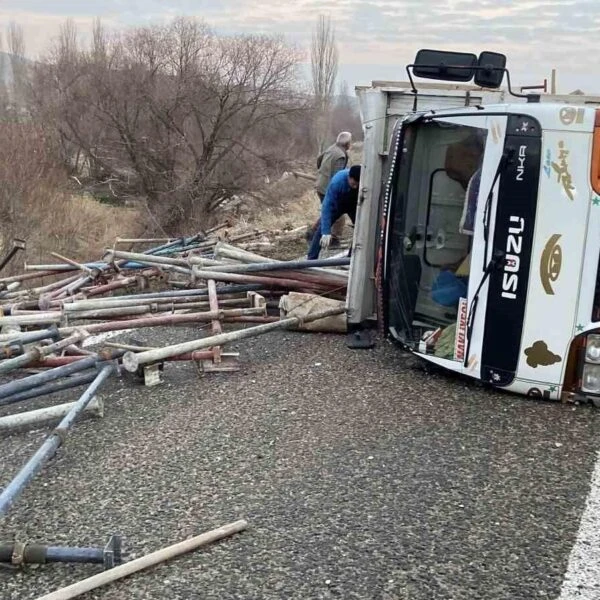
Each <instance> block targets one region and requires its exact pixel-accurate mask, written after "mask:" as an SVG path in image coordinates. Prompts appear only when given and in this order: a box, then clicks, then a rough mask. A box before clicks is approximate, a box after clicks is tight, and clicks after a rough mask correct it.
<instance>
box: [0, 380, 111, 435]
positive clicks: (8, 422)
mask: <svg viewBox="0 0 600 600" xmlns="http://www.w3.org/2000/svg"><path fill="white" fill-rule="evenodd" d="M95 377H96V374H95V373H94V377H93V378H95ZM74 405H75V403H74V402H67V403H65V404H57V405H55V406H47V407H45V408H38V409H37V410H29V411H27V412H22V413H17V414H14V415H6V416H5V417H0V431H12V430H13V429H22V428H24V427H29V426H31V425H41V424H44V423H48V422H49V421H56V420H57V419H61V418H62V417H64V416H65V415H66V414H67V413H68V412H69V411H70V410H71V409H72V408H73V406H74ZM83 412H85V413H89V414H90V415H92V416H95V417H102V416H103V415H104V404H103V402H102V400H101V399H100V398H98V397H97V396H94V398H92V401H91V402H90V403H89V404H88V405H87V406H86V407H85V409H84V411H83Z"/></svg>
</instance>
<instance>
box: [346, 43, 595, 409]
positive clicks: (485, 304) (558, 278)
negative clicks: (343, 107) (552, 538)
mask: <svg viewBox="0 0 600 600" xmlns="http://www.w3.org/2000/svg"><path fill="white" fill-rule="evenodd" d="M426 53H428V54H426V60H427V64H425V65H423V61H421V63H420V64H419V60H418V59H419V55H418V57H417V60H416V61H415V65H412V66H413V67H415V72H416V71H417V70H418V69H419V68H420V71H419V72H420V73H425V76H427V75H431V74H433V75H434V78H438V79H439V78H441V76H442V75H444V76H448V73H449V72H450V71H452V70H453V69H454V67H455V66H456V67H458V68H456V69H455V70H454V72H455V73H458V72H459V71H461V67H460V64H462V63H461V61H462V60H463V59H464V57H460V56H459V58H458V59H456V55H455V54H453V55H452V56H450V57H448V55H447V54H446V53H437V54H436V52H435V51H426ZM483 54H486V57H485V60H489V55H490V54H491V53H482V55H483ZM492 58H493V59H494V60H495V59H496V58H495V57H492ZM442 59H444V60H443V61H442ZM452 60H455V62H454V63H453V62H451V61H452ZM469 60H470V62H469ZM481 60H482V58H481V57H480V58H479V60H478V59H477V57H474V58H469V59H468V60H467V64H469V65H471V66H472V67H473V72H475V73H477V69H478V68H481V69H482V70H483V69H484V67H483V66H480V65H481ZM494 60H492V61H491V62H492V63H493V62H494ZM436 61H438V62H436ZM442 62H443V69H438V70H437V71H436V70H435V68H434V67H435V65H436V64H440V63H442ZM496 64H497V63H496ZM448 65H450V67H449V66H448ZM468 68H469V67H465V68H463V71H464V70H468ZM491 68H492V69H493V66H492V67H491ZM497 71H501V72H502V73H504V72H505V71H506V70H505V69H504V64H502V65H501V66H500V67H498V68H497ZM490 72H491V71H490V67H489V66H488V69H487V71H486V73H487V79H486V78H485V77H483V78H481V77H480V78H479V79H480V81H481V80H482V79H483V81H484V83H487V84H488V87H483V86H481V85H480V86H479V87H476V86H475V87H467V86H464V87H460V86H448V87H447V88H445V89H444V88H442V87H440V86H439V84H437V86H436V87H435V88H433V89H430V90H427V92H428V95H429V96H430V97H431V96H435V97H436V99H438V102H437V105H434V106H431V104H430V105H429V106H428V99H427V98H424V94H422V93H421V95H420V96H419V93H418V92H417V91H416V88H415V86H414V82H413V80H412V79H411V81H410V86H409V89H406V88H404V90H403V91H402V89H401V88H400V87H399V86H393V85H390V84H389V83H387V84H385V87H384V86H373V87H372V88H370V89H364V90H359V91H358V95H359V101H360V104H361V111H362V117H363V125H364V129H365V143H364V149H363V175H362V181H361V186H360V191H361V193H360V203H359V210H358V212H357V223H356V227H355V236H354V244H353V253H352V264H351V268H350V283H349V294H348V300H347V303H348V306H347V308H348V322H349V326H350V328H351V329H352V328H362V327H364V326H365V324H367V323H368V322H369V321H371V322H373V321H376V322H377V323H378V325H379V327H380V329H381V330H382V331H383V332H384V333H385V334H386V335H389V336H390V337H391V338H392V339H393V340H395V341H396V342H397V343H398V344H399V345H400V346H401V347H402V348H404V349H405V350H407V351H409V352H412V353H414V354H415V355H418V356H420V357H421V358H422V359H424V360H426V361H429V362H432V363H435V364H437V365H439V366H441V367H444V368H446V369H448V370H451V371H455V372H458V373H461V374H463V375H466V376H469V377H472V378H475V379H479V380H481V381H483V382H485V383H488V384H490V385H492V386H495V387H499V388H503V389H506V390H509V391H512V392H515V393H518V394H525V395H530V396H541V397H544V398H549V399H563V400H569V399H571V400H572V399H589V400H592V401H593V402H594V403H596V402H598V400H600V292H599V290H597V287H598V285H597V282H598V279H599V278H598V263H599V260H598V259H599V256H600V195H599V194H598V192H600V112H597V107H599V106H600V99H598V98H594V99H590V98H589V97H573V98H571V97H567V98H559V97H556V96H553V97H544V95H539V96H533V97H528V96H525V95H523V94H514V93H513V92H512V90H510V81H509V90H508V93H506V91H501V90H499V89H490V87H491V86H490V85H489V84H490V82H491V80H492V79H493V77H491V78H490V77H489V75H490ZM492 75H493V73H492ZM460 76H461V78H462V81H464V73H460ZM499 79H500V80H501V79H502V78H499ZM497 82H498V78H496V79H495V80H494V81H492V82H491V83H492V84H494V83H497ZM375 90H377V91H375ZM442 92H444V93H442ZM461 96H462V99H464V101H461V102H460V104H459V98H460V97H461ZM444 97H445V98H448V99H450V101H451V102H453V105H451V106H450V107H449V108H441V107H440V105H442V102H440V101H439V99H440V98H444ZM462 99H461V100H462ZM400 100H404V101H405V103H406V102H410V101H412V103H413V106H412V109H411V110H407V111H406V112H404V113H403V114H399V113H400V111H398V110H396V111H394V108H393V106H392V105H393V103H394V101H395V102H396V104H398V103H399V101H400ZM416 101H418V102H416ZM486 101H487V102H486ZM419 103H420V104H421V107H419V106H415V104H419ZM383 106H385V108H384V112H385V115H384V118H383V119H378V114H381V112H382V107H383ZM415 108H416V110H415ZM394 112H395V113H396V114H394ZM391 117H395V119H394V120H393V121H392V118H391ZM378 148H379V149H378Z"/></svg>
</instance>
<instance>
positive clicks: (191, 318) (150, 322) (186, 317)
mask: <svg viewBox="0 0 600 600" xmlns="http://www.w3.org/2000/svg"><path fill="white" fill-rule="evenodd" d="M264 313H265V309H264V308H237V309H231V310H220V311H219V314H218V315H215V313H212V312H202V313H189V314H183V315H161V316H159V317H143V318H141V319H127V320H123V321H111V322H107V323H93V324H91V325H86V327H85V329H86V331H87V332H88V333H91V334H93V333H105V332H107V331H120V330H122V329H140V328H144V327H164V326H165V325H181V324H185V323H207V322H210V321H212V319H214V318H215V316H217V317H218V318H219V319H227V318H230V317H244V316H256V315H261V314H262V315H264ZM76 329H77V328H76V327H61V328H60V329H59V330H58V331H59V333H60V334H61V335H66V334H69V333H71V332H72V331H75V330H76Z"/></svg>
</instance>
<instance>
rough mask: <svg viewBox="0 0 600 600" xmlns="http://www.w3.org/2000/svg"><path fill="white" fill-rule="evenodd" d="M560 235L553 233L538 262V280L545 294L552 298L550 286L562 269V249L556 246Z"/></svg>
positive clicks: (552, 293)
mask: <svg viewBox="0 0 600 600" xmlns="http://www.w3.org/2000/svg"><path fill="white" fill-rule="evenodd" d="M559 239H560V234H558V233H555V234H554V235H553V236H551V237H550V239H549V240H548V241H547V242H546V245H545V246H544V250H543V252H542V258H541V260H540V279H541V280H542V287H543V288H544V291H545V292H546V294H548V295H550V296H553V295H554V290H553V289H552V284H553V283H554V282H555V281H556V280H557V279H558V276H559V275H560V269H561V267H562V248H561V247H560V246H559V245H558V240H559Z"/></svg>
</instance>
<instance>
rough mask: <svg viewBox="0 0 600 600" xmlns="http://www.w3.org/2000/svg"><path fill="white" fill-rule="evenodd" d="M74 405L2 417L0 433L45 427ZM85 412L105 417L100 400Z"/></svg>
mask: <svg viewBox="0 0 600 600" xmlns="http://www.w3.org/2000/svg"><path fill="white" fill-rule="evenodd" d="M93 375H94V376H93V377H92V380H93V379H95V377H96V373H94V374H93ZM74 405H75V403H74V402H67V403H65V404H56V405H55V406H47V407H45V408H38V409H36V410H29V411H27V412H22V413H17V414H14V415H6V416H5V417H0V431H12V430H13V429H22V428H24V427H30V426H32V425H43V424H46V423H48V422H50V421H56V420H57V419H61V418H63V417H64V416H66V415H67V414H68V413H69V411H70V410H71V409H72V408H73V406H74ZM83 412H84V413H87V414H89V415H92V416H95V417H102V416H103V415H104V404H103V402H102V400H101V399H100V398H98V397H94V398H92V401H91V402H90V403H89V404H88V405H87V406H86V407H85V409H84V411H83ZM0 561H1V559H0Z"/></svg>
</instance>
